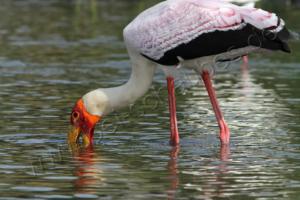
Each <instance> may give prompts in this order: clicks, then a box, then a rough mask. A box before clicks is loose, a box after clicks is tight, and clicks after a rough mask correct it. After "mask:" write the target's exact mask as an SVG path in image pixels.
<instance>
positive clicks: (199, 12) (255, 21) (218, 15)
mask: <svg viewBox="0 0 300 200" xmlns="http://www.w3.org/2000/svg"><path fill="white" fill-rule="evenodd" d="M282 23H283V21H280V19H279V18H278V17H277V16H276V15H275V14H274V13H269V12H266V11H264V10H261V9H256V8H249V7H239V6H236V5H233V4H231V3H227V2H225V1H222V0H168V1H164V2H162V3H160V4H157V5H156V6H154V7H152V8H150V9H148V10H145V11H144V12H142V13H141V14H140V15H139V16H138V17H137V18H136V19H135V20H133V21H132V22H131V23H130V24H129V25H128V26H127V27H126V28H125V29H124V38H125V41H126V43H127V44H128V45H130V46H131V48H134V49H135V50H137V51H138V52H140V53H141V54H143V55H145V56H146V57H148V58H151V59H153V60H159V59H160V58H162V57H163V56H164V54H165V53H166V52H168V51H169V50H171V49H174V48H176V47H177V46H179V45H182V44H188V43H189V42H191V41H192V40H194V39H196V38H197V37H199V36H201V35H203V34H204V33H210V32H215V31H228V30H239V29H242V28H243V27H245V26H246V25H247V24H251V25H252V26H254V27H256V28H258V29H276V28H278V29H282V27H283V25H284V24H282ZM277 31H278V30H277Z"/></svg>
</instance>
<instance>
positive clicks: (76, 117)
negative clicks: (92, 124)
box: [72, 111, 79, 119]
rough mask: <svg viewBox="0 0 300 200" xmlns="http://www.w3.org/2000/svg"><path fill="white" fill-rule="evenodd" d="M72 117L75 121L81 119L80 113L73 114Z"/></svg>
mask: <svg viewBox="0 0 300 200" xmlns="http://www.w3.org/2000/svg"><path fill="white" fill-rule="evenodd" d="M72 117H73V119H78V118H79V113H78V112H76V111H75V112H73V113H72Z"/></svg>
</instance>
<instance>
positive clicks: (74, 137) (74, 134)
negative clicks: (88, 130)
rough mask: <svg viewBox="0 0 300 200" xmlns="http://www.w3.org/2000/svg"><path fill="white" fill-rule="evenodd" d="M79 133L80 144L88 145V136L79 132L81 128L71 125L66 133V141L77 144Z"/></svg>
mask: <svg viewBox="0 0 300 200" xmlns="http://www.w3.org/2000/svg"><path fill="white" fill-rule="evenodd" d="M80 135H81V137H82V144H83V145H84V146H89V145H90V138H89V137H88V136H87V135H86V134H81V129H80V128H79V127H75V126H72V128H71V130H70V132H69V134H68V143H69V144H78V143H79V138H80Z"/></svg>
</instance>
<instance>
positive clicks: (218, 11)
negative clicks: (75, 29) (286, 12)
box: [68, 0, 292, 145]
mask: <svg viewBox="0 0 300 200" xmlns="http://www.w3.org/2000/svg"><path fill="white" fill-rule="evenodd" d="M170 19H172V20H170ZM174 19H176V20H174ZM291 37H292V35H291V33H290V31H289V30H287V28H286V27H285V22H284V20H283V19H281V18H280V17H278V16H277V15H276V14H274V13H270V12H267V11H264V10H261V9H256V8H251V7H240V6H236V5H233V4H231V3H227V2H225V1H220V0H172V1H170V0H169V1H163V2H161V3H159V4H157V5H155V6H153V7H151V8H149V9H147V10H145V11H144V12H142V13H141V14H140V15H138V16H137V17H136V18H135V19H134V20H133V21H132V22H131V23H130V24H129V25H128V26H127V27H126V28H125V29H124V39H125V44H126V47H127V51H128V54H129V57H130V60H131V64H132V74H131V76H130V79H129V80H128V82H127V83H125V84H124V85H121V86H119V87H114V88H103V89H96V90H94V91H91V92H89V93H87V94H86V95H84V96H83V97H82V98H81V99H79V100H78V101H77V103H76V104H75V106H74V108H73V110H72V114H71V124H72V129H71V131H70V132H69V135H68V141H69V143H78V142H79V137H80V134H81V136H82V139H83V142H84V143H85V144H86V145H89V144H92V143H93V136H94V129H95V126H96V124H97V122H99V121H100V120H101V118H102V117H104V116H105V115H107V114H109V113H110V112H111V111H115V110H118V109H120V108H123V107H126V106H129V105H131V104H133V103H134V102H135V101H136V100H137V99H138V98H140V97H141V96H143V95H144V94H145V93H146V92H147V90H148V89H149V87H150V86H151V83H152V79H153V75H154V72H155V70H156V68H157V66H158V65H159V66H161V67H162V68H165V69H168V68H170V67H173V68H175V67H176V66H178V65H181V66H183V67H185V68H189V69H191V70H194V71H195V72H196V73H197V74H199V75H200V77H201V78H202V80H203V82H204V86H205V87H206V90H207V92H208V95H209V99H210V101H211V104H212V108H213V110H214V113H215V116H216V119H217V123H218V125H219V131H220V133H219V138H220V141H221V144H222V145H227V144H229V142H230V130H229V126H228V125H227V123H226V121H225V119H224V117H223V114H222V111H221V109H220V106H219V103H218V100H217V97H216V93H215V90H214V87H213V84H212V82H211V76H212V74H211V73H210V71H212V70H211V69H212V68H213V67H214V65H215V63H216V62H226V61H230V60H234V59H236V58H239V57H243V56H246V55H248V54H250V53H252V52H256V51H258V50H260V49H267V50H272V51H276V50H279V51H284V52H289V51H290V49H289V47H288V44H287V40H288V39H290V38H291ZM164 71H168V70H164ZM166 79H167V87H168V102H169V112H170V143H171V145H178V144H179V131H178V126H177V116H176V99H175V86H174V77H173V76H172V74H168V73H166Z"/></svg>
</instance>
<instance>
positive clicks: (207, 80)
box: [201, 70, 230, 144]
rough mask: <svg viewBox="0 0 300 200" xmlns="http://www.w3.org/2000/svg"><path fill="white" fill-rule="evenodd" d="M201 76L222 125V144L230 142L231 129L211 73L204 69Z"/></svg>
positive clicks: (220, 125)
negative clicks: (222, 109)
mask: <svg viewBox="0 0 300 200" xmlns="http://www.w3.org/2000/svg"><path fill="white" fill-rule="evenodd" d="M201 77H202V79H203V82H204V85H205V87H206V90H207V92H208V96H209V98H210V102H211V104H212V107H213V110H214V112H215V115H216V119H217V121H218V124H219V127H220V140H221V144H229V138H230V131H229V128H228V125H227V123H226V122H225V120H224V117H223V114H222V111H221V109H220V106H219V103H218V100H217V97H216V93H215V90H214V88H213V85H212V82H211V78H210V74H209V72H208V71H207V70H204V71H203V72H202V74H201Z"/></svg>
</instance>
